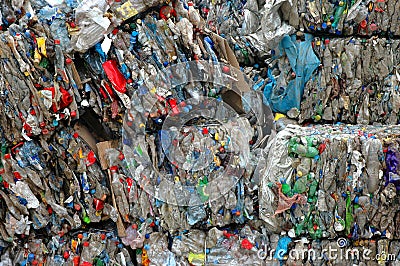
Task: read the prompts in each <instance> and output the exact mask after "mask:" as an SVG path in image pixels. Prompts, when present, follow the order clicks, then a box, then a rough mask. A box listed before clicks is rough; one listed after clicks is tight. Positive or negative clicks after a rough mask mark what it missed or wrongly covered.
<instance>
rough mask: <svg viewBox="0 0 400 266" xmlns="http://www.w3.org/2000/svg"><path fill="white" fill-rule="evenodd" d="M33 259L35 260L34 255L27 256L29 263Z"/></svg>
mask: <svg viewBox="0 0 400 266" xmlns="http://www.w3.org/2000/svg"><path fill="white" fill-rule="evenodd" d="M34 259H35V254H33V253H29V255H28V261H29V262H31V261H33V260H34Z"/></svg>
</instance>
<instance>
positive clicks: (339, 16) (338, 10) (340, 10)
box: [332, 1, 347, 29]
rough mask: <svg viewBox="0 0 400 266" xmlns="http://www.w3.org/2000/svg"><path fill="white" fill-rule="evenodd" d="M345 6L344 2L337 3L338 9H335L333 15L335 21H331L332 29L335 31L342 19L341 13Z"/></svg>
mask: <svg viewBox="0 0 400 266" xmlns="http://www.w3.org/2000/svg"><path fill="white" fill-rule="evenodd" d="M346 6H347V4H346V2H344V1H340V2H339V7H338V8H336V12H335V15H334V18H335V19H334V20H333V23H332V28H334V29H336V28H337V27H338V24H339V21H340V18H341V17H342V15H343V12H344V11H345V10H346Z"/></svg>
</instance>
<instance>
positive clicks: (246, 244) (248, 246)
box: [242, 238, 253, 250]
mask: <svg viewBox="0 0 400 266" xmlns="http://www.w3.org/2000/svg"><path fill="white" fill-rule="evenodd" d="M242 248H244V249H247V250H250V249H252V248H253V244H251V243H250V241H249V240H248V239H246V238H245V239H243V240H242Z"/></svg>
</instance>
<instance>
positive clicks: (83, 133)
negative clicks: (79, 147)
mask: <svg viewBox="0 0 400 266" xmlns="http://www.w3.org/2000/svg"><path fill="white" fill-rule="evenodd" d="M74 130H75V131H76V132H78V134H79V136H80V137H81V138H82V139H83V140H84V141H85V142H86V143H87V144H88V145H89V147H90V148H91V149H92V150H93V152H94V153H95V154H96V155H97V147H96V142H97V141H96V139H95V138H94V136H93V135H92V133H90V131H89V129H88V128H87V127H86V126H84V125H82V124H80V123H79V122H78V123H76V124H75V125H74Z"/></svg>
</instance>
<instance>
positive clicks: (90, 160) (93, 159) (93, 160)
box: [86, 151, 96, 166]
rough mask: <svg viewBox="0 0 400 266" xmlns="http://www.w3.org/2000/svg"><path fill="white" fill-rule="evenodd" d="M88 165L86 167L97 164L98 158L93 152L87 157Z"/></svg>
mask: <svg viewBox="0 0 400 266" xmlns="http://www.w3.org/2000/svg"><path fill="white" fill-rule="evenodd" d="M86 160H87V163H86V166H91V165H92V164H94V163H95V162H96V156H95V155H94V152H93V151H90V152H89V153H88V155H87V159H86Z"/></svg>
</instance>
